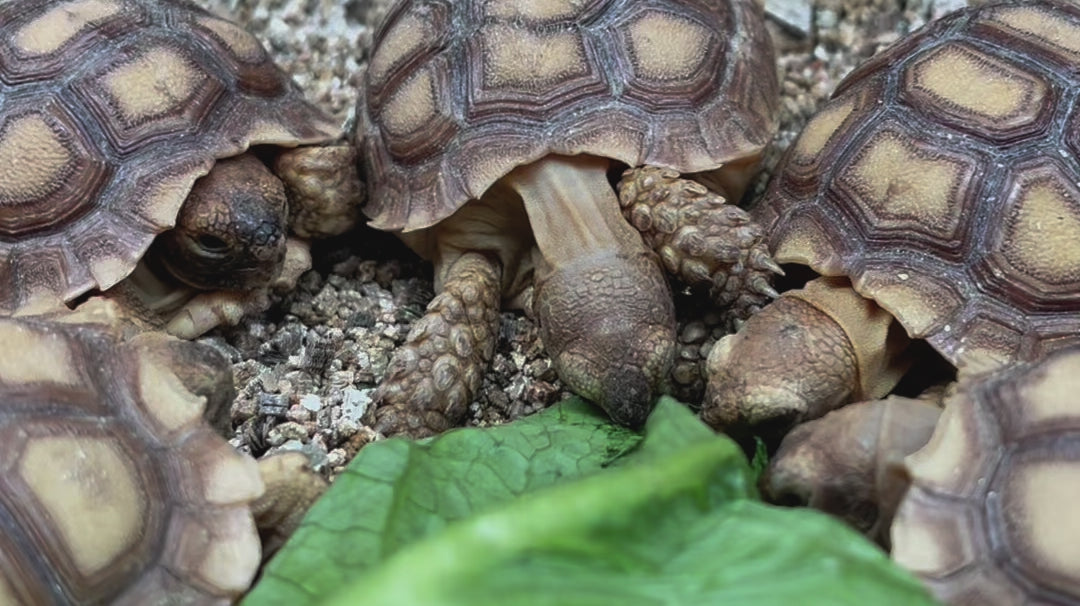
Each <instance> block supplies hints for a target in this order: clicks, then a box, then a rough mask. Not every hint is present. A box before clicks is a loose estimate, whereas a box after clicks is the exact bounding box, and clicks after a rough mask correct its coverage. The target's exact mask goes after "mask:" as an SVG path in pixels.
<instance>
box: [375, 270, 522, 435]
mask: <svg viewBox="0 0 1080 606" xmlns="http://www.w3.org/2000/svg"><path fill="white" fill-rule="evenodd" d="M452 263H453V265H452V266H451V268H450V270H449V271H448V272H447V274H446V276H447V277H446V281H445V282H444V283H443V289H442V292H440V293H439V294H438V295H437V296H436V297H435V298H434V299H432V300H431V303H429V304H428V307H427V312H426V313H425V314H424V317H423V318H421V319H420V320H419V321H417V322H416V324H414V325H413V328H412V330H411V331H410V332H409V336H408V338H407V340H406V342H405V344H404V345H402V346H401V347H400V348H398V349H397V351H395V352H394V357H393V358H392V359H391V360H390V365H389V367H388V368H387V371H386V377H385V378H384V379H383V382H382V384H380V385H379V389H378V391H377V392H376V395H375V401H376V402H377V403H378V404H379V406H380V407H379V408H378V410H376V412H375V418H376V422H375V429H376V430H377V431H380V432H382V433H383V434H384V435H387V436H390V435H396V434H407V435H409V436H411V437H416V438H419V437H424V436H429V435H435V434H437V433H440V432H443V431H446V430H447V429H449V428H451V427H454V426H455V425H457V424H459V423H460V422H461V420H462V419H463V418H464V416H465V412H466V411H467V410H468V406H469V403H470V402H472V400H473V397H474V396H475V395H476V392H477V390H479V389H480V383H481V381H482V379H483V375H484V370H485V369H486V368H487V366H488V364H489V363H490V362H491V357H492V354H493V353H494V350H495V340H496V339H495V335H496V331H498V329H499V294H500V283H499V281H500V272H501V270H500V267H499V265H498V264H497V263H496V262H495V261H493V260H492V259H491V258H490V257H487V256H485V255H483V254H480V253H475V252H470V253H465V254H463V255H462V256H460V257H458V258H457V259H456V260H455V261H453V262H452Z"/></svg>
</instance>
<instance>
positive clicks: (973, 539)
mask: <svg viewBox="0 0 1080 606" xmlns="http://www.w3.org/2000/svg"><path fill="white" fill-rule="evenodd" d="M1078 390H1080V348H1078V347H1070V348H1065V349H1061V350H1058V351H1056V352H1054V353H1052V354H1050V355H1049V356H1048V357H1047V358H1046V359H1045V360H1044V361H1042V362H1041V363H1039V364H1035V365H1032V364H1019V365H1017V366H1014V367H1012V368H1008V369H1006V370H1004V371H998V372H996V373H990V374H987V375H984V376H982V377H979V378H972V379H967V380H966V382H964V383H962V385H961V390H960V392H959V393H958V394H957V395H955V396H953V397H951V398H950V399H948V400H947V401H946V403H945V412H944V413H943V415H942V417H941V421H940V422H939V424H938V426H937V428H936V429H935V432H934V435H933V436H932V437H931V439H930V442H929V443H928V444H927V445H926V446H925V447H924V448H923V449H922V450H920V451H919V452H917V453H915V454H913V455H911V456H910V457H908V459H907V461H906V463H907V466H908V468H909V469H910V471H911V476H912V486H911V488H910V489H909V490H908V492H907V495H906V496H905V497H904V500H903V501H902V503H901V505H900V507H899V510H898V511H897V514H896V518H895V520H894V522H893V527H892V545H893V557H894V558H895V560H896V561H897V562H898V563H900V564H901V565H903V566H905V567H907V568H909V569H910V570H912V571H913V572H915V573H916V574H917V575H918V576H919V577H920V578H921V579H922V580H923V581H924V582H925V583H926V584H927V585H928V586H929V587H930V589H931V590H932V591H933V592H934V593H935V594H936V595H937V597H938V598H939V599H941V600H942V601H943V602H946V603H949V604H981V605H983V604H984V605H987V606H994V605H999V604H1000V605H1006V604H1020V603H1024V604H1072V603H1076V602H1077V601H1078V600H1080V510H1078V509H1077V508H1076V501H1077V499H1080V410H1078V409H1077V407H1076V394H1077V391H1078Z"/></svg>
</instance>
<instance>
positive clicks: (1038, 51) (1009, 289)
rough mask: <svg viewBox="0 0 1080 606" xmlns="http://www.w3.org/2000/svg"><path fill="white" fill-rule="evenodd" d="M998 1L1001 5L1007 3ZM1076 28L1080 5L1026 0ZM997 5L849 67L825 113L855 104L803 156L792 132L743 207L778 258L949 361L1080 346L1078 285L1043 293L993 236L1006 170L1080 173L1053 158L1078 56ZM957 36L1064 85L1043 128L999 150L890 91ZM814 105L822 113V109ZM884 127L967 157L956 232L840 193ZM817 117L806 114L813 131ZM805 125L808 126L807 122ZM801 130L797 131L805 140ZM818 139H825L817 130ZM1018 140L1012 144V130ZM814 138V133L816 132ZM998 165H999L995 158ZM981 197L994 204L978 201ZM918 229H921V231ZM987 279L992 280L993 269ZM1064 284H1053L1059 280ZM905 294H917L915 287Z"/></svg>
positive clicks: (1065, 136)
mask: <svg viewBox="0 0 1080 606" xmlns="http://www.w3.org/2000/svg"><path fill="white" fill-rule="evenodd" d="M1006 5H1007V4H1006ZM1025 5H1030V6H1036V7H1039V8H1040V9H1043V10H1046V11H1049V12H1052V13H1054V14H1057V15H1060V16H1062V17H1066V18H1068V20H1069V21H1070V22H1072V23H1080V7H1077V6H1075V5H1072V4H1069V3H1066V2H1059V1H1055V0H1040V1H1038V2H1032V3H1025ZM994 8H995V7H994V5H988V6H986V7H982V8H978V9H967V10H963V11H959V12H957V13H954V14H953V15H950V16H947V17H945V18H943V19H941V20H939V21H937V22H935V23H933V24H931V25H929V26H927V27H926V28H924V29H923V30H921V31H920V32H918V33H916V34H913V35H911V36H909V37H907V38H905V39H903V40H901V41H900V42H899V43H898V44H896V45H894V46H893V47H891V48H890V49H887V50H886V51H884V52H882V53H880V54H879V55H877V56H875V57H874V58H873V59H871V60H870V61H868V62H867V63H865V64H863V65H862V66H860V67H859V68H857V69H856V70H855V71H854V72H852V74H851V75H849V76H848V77H847V78H846V79H845V80H844V81H843V82H841V84H840V86H839V87H838V89H837V91H836V92H835V93H834V95H833V99H832V101H830V103H829V104H828V105H827V106H826V107H825V108H824V109H823V110H822V113H824V112H827V111H828V110H829V109H830V108H839V107H841V106H843V105H845V104H851V105H852V106H853V108H854V109H853V111H851V112H850V114H847V115H846V117H845V118H844V119H843V120H839V119H838V120H837V122H838V123H839V126H838V127H837V128H836V129H835V130H834V131H833V132H832V134H831V135H829V137H828V140H827V141H825V142H823V143H821V145H822V147H821V149H820V151H818V153H817V154H816V156H815V157H814V158H813V161H812V162H811V161H808V160H807V159H806V158H805V157H804V158H799V157H797V156H798V154H797V153H796V151H797V150H798V149H799V141H798V140H797V141H796V142H795V143H794V144H793V145H792V147H791V149H790V150H789V151H788V153H787V154H786V155H785V158H784V160H783V162H782V164H781V166H780V167H779V168H778V170H777V173H776V174H777V177H776V178H774V179H773V182H772V183H771V184H770V188H769V191H768V192H767V194H766V196H765V198H764V199H763V200H762V202H761V203H760V204H758V205H757V206H756V207H755V208H754V209H753V211H752V213H753V215H754V216H755V218H756V219H758V220H759V221H760V222H761V223H762V224H763V225H764V226H766V230H767V232H768V233H769V234H770V247H771V248H772V250H774V251H776V252H777V253H778V259H777V260H778V261H779V262H781V263H802V264H807V265H809V266H810V267H812V268H813V269H814V270H815V271H817V272H818V273H820V274H822V275H828V276H848V277H850V278H851V279H852V282H853V284H854V286H855V288H856V290H858V291H859V292H860V294H862V295H863V296H866V297H868V298H872V299H874V300H876V301H877V302H878V303H879V304H880V305H881V306H882V307H884V308H885V309H887V310H888V311H889V312H890V313H892V314H893V315H894V316H896V317H897V318H898V319H899V320H900V321H901V323H902V324H903V325H904V326H905V328H906V329H907V331H908V333H909V334H910V335H911V336H912V337H914V338H924V339H926V340H927V341H928V342H930V343H931V345H933V346H934V347H935V349H937V350H938V351H939V352H940V353H941V354H942V355H943V356H944V357H945V358H946V359H948V360H949V361H950V362H952V363H954V364H956V363H959V362H961V361H962V360H963V359H965V357H967V356H976V357H978V358H980V359H991V360H993V361H995V362H996V363H999V364H1000V363H1007V362H1009V361H1011V360H1017V359H1018V360H1033V359H1036V358H1038V357H1040V356H1042V355H1045V354H1046V353H1047V352H1049V351H1053V350H1056V349H1058V348H1061V347H1065V346H1068V345H1070V344H1073V343H1077V342H1080V315H1078V314H1077V313H1076V310H1077V309H1078V308H1080V292H1072V293H1070V292H1060V291H1059V292H1053V293H1047V292H1040V289H1038V288H1034V287H1032V286H1030V285H1029V283H1030V282H1032V281H1033V278H1032V279H1030V280H1028V279H1026V276H1022V275H1017V272H1015V271H1014V272H1013V273H1010V270H1009V268H1007V267H1004V268H1003V267H1001V266H1000V265H994V264H993V259H992V258H991V257H992V256H993V255H992V252H993V251H992V250H991V249H990V239H991V237H992V236H993V235H994V233H995V228H994V227H993V226H994V225H995V224H996V223H997V222H1000V220H1001V219H1000V218H1001V217H1002V216H1004V214H1005V209H1004V208H1003V202H1002V201H1003V200H1005V198H1006V197H1007V196H1006V192H1005V191H1004V190H1005V189H1006V186H1007V185H1008V183H1009V179H1010V178H1012V175H1013V174H1020V173H1011V172H1010V171H1011V170H1012V168H1011V167H1016V166H1022V165H1025V164H1027V165H1032V164H1038V165H1045V166H1053V167H1057V169H1059V170H1061V171H1062V174H1073V175H1080V158H1074V159H1068V158H1064V159H1063V158H1062V155H1061V153H1060V150H1064V149H1068V148H1069V145H1075V144H1070V143H1069V137H1070V136H1072V137H1075V135H1070V134H1069V130H1070V128H1071V127H1070V124H1072V125H1075V124H1076V123H1077V122H1078V121H1080V97H1078V95H1077V91H1078V90H1080V89H1078V87H1077V86H1076V84H1077V78H1078V74H1080V70H1078V68H1077V65H1075V64H1070V63H1069V62H1068V61H1065V60H1064V59H1063V58H1062V57H1061V56H1060V55H1054V54H1053V53H1051V52H1047V50H1046V48H1044V46H1045V45H1040V44H1036V43H1035V42H1032V41H1031V40H1029V39H1025V38H1023V37H1021V36H1018V35H1016V34H1015V33H1010V32H1007V31H1005V30H1004V29H1001V28H1000V27H997V26H995V25H993V24H992V23H989V22H990V19H989V18H984V17H987V15H989V14H991V13H990V11H992V10H994ZM956 42H961V43H964V44H965V45H968V46H970V47H973V48H978V49H980V50H981V51H983V52H985V53H987V54H989V55H992V56H994V57H1000V58H1003V59H1005V60H1008V61H1010V62H1012V63H1015V64H1017V65H1020V66H1023V67H1024V68H1025V69H1028V70H1032V72H1033V73H1038V74H1039V75H1040V76H1042V77H1045V78H1047V79H1048V80H1050V81H1051V82H1053V83H1054V84H1055V86H1056V88H1057V90H1059V91H1060V97H1059V99H1058V105H1057V106H1056V107H1055V108H1054V111H1053V112H1052V114H1053V119H1052V120H1051V121H1050V122H1051V123H1050V124H1048V125H1047V127H1046V128H1047V130H1046V131H1044V132H1039V133H1034V134H1028V135H1027V136H1029V139H1027V140H1026V141H1023V144H1022V145H1016V142H1017V140H1014V141H1012V142H1011V147H1008V148H1007V149H1009V150H1010V151H1009V152H1008V153H1005V152H1003V151H1000V150H999V149H998V148H995V143H994V142H993V141H989V139H990V135H985V136H983V138H982V139H980V138H979V137H978V136H976V135H974V134H972V133H971V132H968V131H965V130H964V129H963V128H961V127H959V126H953V125H945V124H942V123H941V122H940V121H936V120H933V119H931V118H930V117H928V115H927V114H926V112H924V111H923V109H922V108H920V107H918V106H917V105H918V104H916V106H914V107H912V106H909V105H908V104H907V103H905V102H904V100H903V99H902V98H901V95H900V93H899V89H900V86H901V83H902V80H901V74H902V73H903V71H904V69H905V67H906V66H907V65H910V64H911V63H912V62H913V61H914V60H915V59H917V58H918V57H922V56H926V55H927V54H928V53H930V52H931V51H932V50H933V49H935V48H940V47H941V46H943V45H945V44H949V43H956ZM820 115H822V114H819V116H820ZM886 123H887V124H891V125H893V127H894V128H900V129H901V130H902V132H904V133H906V134H908V135H909V137H908V139H909V140H910V141H914V142H917V143H921V144H922V145H924V147H925V149H928V150H929V149H932V150H935V151H936V152H938V153H940V154H943V155H951V157H953V158H961V159H963V158H967V159H970V160H971V162H972V164H973V165H976V169H975V171H974V173H973V176H972V179H974V182H975V183H976V185H975V186H973V187H972V188H971V189H970V190H969V198H968V203H969V204H968V205H967V206H966V207H965V209H964V210H963V212H962V220H961V223H960V226H959V227H958V229H957V230H956V231H955V232H953V234H952V236H951V238H949V239H946V238H942V237H939V236H936V235H934V234H932V233H930V231H929V230H928V228H926V227H924V226H919V225H911V226H909V227H907V228H898V227H896V226H884V225H882V224H881V223H880V222H879V221H878V220H877V219H875V218H874V217H873V216H872V215H869V214H868V213H867V212H866V211H864V209H863V208H861V207H860V206H859V205H858V204H855V203H853V202H852V201H851V197H850V195H849V194H843V195H839V194H837V193H836V191H837V189H838V188H840V187H841V186H840V185H838V183H839V178H838V175H839V173H840V171H842V170H844V169H845V168H846V167H849V166H851V165H852V163H853V162H854V157H855V154H856V153H857V152H859V151H860V146H861V143H862V142H863V141H866V140H867V139H868V138H869V137H870V136H871V135H876V134H878V133H879V132H880V130H881V125H882V124H886ZM812 125H813V122H811V126H812ZM810 130H811V129H810V127H808V129H807V131H810ZM807 131H804V133H803V135H802V137H803V138H805V137H807V134H806V133H807ZM816 136H817V137H818V138H820V134H818V135H816ZM1018 140H1019V139H1018ZM819 142H820V141H819ZM995 163H997V164H1000V165H1002V166H1004V167H1006V170H1002V168H1001V167H1000V166H998V167H995ZM988 200H989V202H987V201H988ZM920 230H921V231H920ZM995 274H996V275H995ZM1058 288H1059V290H1060V288H1061V287H1060V286H1058ZM913 293H914V294H913Z"/></svg>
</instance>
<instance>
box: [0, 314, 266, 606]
mask: <svg viewBox="0 0 1080 606" xmlns="http://www.w3.org/2000/svg"><path fill="white" fill-rule="evenodd" d="M115 316H116V314H115V308H112V307H104V308H102V307H100V306H99V305H97V304H96V302H90V303H87V304H86V305H84V306H83V308H80V310H79V312H77V313H70V312H67V313H64V314H63V315H56V316H53V317H51V318H48V319H43V318H40V317H30V318H22V319H11V318H0V343H3V344H4V349H5V351H6V352H7V353H6V354H5V355H0V403H2V406H0V603H4V604H91V603H93V604H104V603H108V604H131V605H136V604H139V605H141V604H157V603H164V602H163V601H162V599H163V597H164V596H165V595H166V594H167V595H168V596H169V597H170V598H171V599H173V600H175V602H170V603H185V604H187V603H191V604H227V603H230V598H235V597H236V596H238V595H239V594H240V593H241V592H243V591H245V590H246V589H247V587H248V585H249V584H250V583H251V580H252V579H253V577H254V575H255V572H256V570H257V569H258V565H259V559H260V546H259V536H258V533H257V531H256V529H255V525H254V521H253V519H252V514H251V511H250V509H249V503H250V502H251V501H252V500H253V499H255V498H256V497H258V496H259V495H260V494H261V493H262V491H263V484H262V480H261V478H260V476H259V470H258V467H257V466H256V463H255V461H254V459H250V458H248V457H244V456H242V455H240V454H239V453H237V452H236V451H235V450H233V448H232V447H231V446H229V444H228V443H227V442H226V441H225V440H224V439H223V438H222V437H220V436H219V435H217V434H216V433H215V432H214V431H213V430H212V429H211V427H210V426H209V425H208V424H207V423H206V422H204V421H203V418H202V414H203V408H204V405H205V403H206V401H207V398H206V397H204V395H205V394H196V393H193V392H192V391H191V390H190V389H189V388H190V387H191V380H190V376H189V377H188V378H189V380H187V381H185V380H182V379H181V377H182V376H185V373H184V372H182V370H183V369H178V371H177V372H174V371H173V368H172V366H173V365H175V364H177V363H178V362H190V363H191V364H204V365H206V366H205V367H206V368H209V369H213V370H215V371H219V372H225V373H228V372H229V368H228V365H227V363H226V361H225V360H224V359H223V358H222V357H221V356H220V355H217V354H216V352H214V351H213V350H209V348H207V346H205V345H198V344H195V343H191V342H186V341H179V340H177V339H174V338H172V337H168V336H165V335H164V334H161V333H141V334H140V333H137V332H136V331H133V330H128V329H127V328H126V327H124V326H122V325H121V324H118V323H117V319H116V317H115ZM210 354H213V355H210ZM205 374H206V373H203V375H204V376H205ZM178 375H179V376H178ZM230 385H231V383H230ZM195 391H199V390H198V389H197V388H196V389H195Z"/></svg>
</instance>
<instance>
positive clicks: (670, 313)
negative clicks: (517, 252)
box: [504, 156, 675, 426]
mask: <svg viewBox="0 0 1080 606" xmlns="http://www.w3.org/2000/svg"><path fill="white" fill-rule="evenodd" d="M607 169H608V161H607V160H605V159H602V158H595V157H590V156H573V157H568V156H548V157H546V158H543V159H541V160H539V161H537V162H535V163H533V164H530V165H527V166H522V167H518V168H516V169H515V170H514V171H512V172H511V173H510V174H509V175H507V177H506V178H505V181H504V182H505V183H506V184H507V185H508V186H509V187H511V188H513V189H514V190H516V191H517V192H518V194H519V195H520V196H521V199H522V201H523V203H524V206H525V211H526V213H527V215H528V217H529V223H530V224H531V226H532V231H533V235H534V237H535V240H536V248H535V250H534V254H533V258H534V265H535V267H536V276H535V297H534V301H533V309H534V312H535V314H536V316H537V318H538V320H539V321H540V332H541V338H542V339H543V341H544V346H545V348H546V349H547V350H548V353H550V354H551V356H552V359H553V361H554V365H555V369H556V371H558V373H559V376H560V378H562V380H563V381H564V382H565V383H566V384H567V385H568V386H570V388H571V389H572V390H574V391H575V392H576V393H578V394H580V395H582V396H584V397H586V398H588V399H590V400H593V401H594V402H596V403H597V404H599V405H600V406H601V407H602V408H603V409H604V410H605V411H607V413H608V414H609V415H610V416H611V417H612V419H614V420H615V421H617V422H619V423H622V424H624V425H629V426H638V425H641V424H642V423H644V421H645V418H646V417H647V416H648V414H649V412H651V410H652V407H653V403H654V401H655V398H656V396H657V395H658V394H659V392H660V390H661V389H662V385H663V383H664V381H665V380H666V376H667V373H668V371H669V369H670V367H671V363H672V360H673V357H674V348H675V344H674V339H675V315H674V305H673V302H672V298H671V292H670V290H669V288H668V285H667V281H666V279H665V277H664V275H663V272H662V271H661V270H660V267H659V264H658V262H657V259H656V256H655V255H654V254H653V252H652V251H651V250H649V249H648V248H647V247H646V246H645V244H644V242H643V241H642V239H641V236H640V234H639V233H638V232H637V231H636V230H635V229H634V228H633V227H631V226H630V225H629V224H628V223H627V221H626V220H625V219H624V218H623V216H622V212H621V210H620V207H619V201H618V198H617V197H616V195H615V191H614V190H613V189H612V187H611V185H610V183H609V182H608V180H607Z"/></svg>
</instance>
